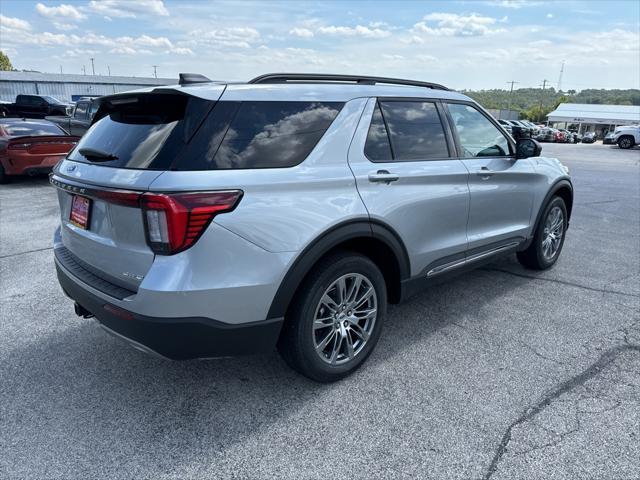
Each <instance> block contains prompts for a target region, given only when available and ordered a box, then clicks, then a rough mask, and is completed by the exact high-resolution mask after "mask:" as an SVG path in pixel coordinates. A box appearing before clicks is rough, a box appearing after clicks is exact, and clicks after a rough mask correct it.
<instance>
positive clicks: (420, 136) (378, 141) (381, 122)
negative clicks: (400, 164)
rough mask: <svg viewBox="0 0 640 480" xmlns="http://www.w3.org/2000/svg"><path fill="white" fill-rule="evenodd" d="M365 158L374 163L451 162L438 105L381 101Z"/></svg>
mask: <svg viewBox="0 0 640 480" xmlns="http://www.w3.org/2000/svg"><path fill="white" fill-rule="evenodd" d="M385 137H387V138H386V139H385ZM365 154H366V155H367V157H368V158H369V160H371V161H374V162H376V161H377V162H380V161H390V160H395V161H417V160H435V159H443V158H449V149H448V147H447V139H446V136H445V133H444V127H443V125H442V120H441V118H440V114H439V113H438V109H437V107H436V104H435V103H434V102H428V101H417V100H416V101H395V100H387V101H379V102H378V104H377V105H376V108H375V110H374V114H373V117H372V119H371V125H370V127H369V132H368V135H367V141H366V143H365Z"/></svg>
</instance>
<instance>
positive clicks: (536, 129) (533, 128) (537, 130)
mask: <svg viewBox="0 0 640 480" xmlns="http://www.w3.org/2000/svg"><path fill="white" fill-rule="evenodd" d="M520 123H523V124H525V125H526V126H528V127H529V128H530V129H531V136H532V137H535V136H536V135H538V133H540V127H538V126H537V125H536V124H535V123H533V122H530V121H529V120H520Z"/></svg>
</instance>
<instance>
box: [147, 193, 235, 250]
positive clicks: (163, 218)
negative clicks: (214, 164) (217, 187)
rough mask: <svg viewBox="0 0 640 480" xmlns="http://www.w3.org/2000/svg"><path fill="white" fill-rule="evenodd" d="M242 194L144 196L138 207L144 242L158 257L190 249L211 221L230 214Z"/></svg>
mask: <svg viewBox="0 0 640 480" xmlns="http://www.w3.org/2000/svg"><path fill="white" fill-rule="evenodd" d="M241 197H242V191H240V190H227V191H221V192H193V193H175V194H169V193H144V194H143V195H142V196H141V197H140V206H141V207H142V214H143V216H144V221H145V226H146V231H147V243H148V244H149V246H150V247H151V249H152V250H153V251H154V252H155V253H158V254H162V255H171V254H174V253H178V252H181V251H183V250H186V249H187V248H189V247H191V246H192V245H193V244H194V243H195V242H196V241H197V240H198V238H200V235H202V233H203V232H204V231H205V229H206V228H207V226H208V225H209V223H211V220H213V218H214V217H215V216H216V215H217V214H219V213H226V212H230V211H232V210H233V209H234V208H235V207H236V205H237V204H238V202H239V201H240V198H241Z"/></svg>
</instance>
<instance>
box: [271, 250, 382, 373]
mask: <svg viewBox="0 0 640 480" xmlns="http://www.w3.org/2000/svg"><path fill="white" fill-rule="evenodd" d="M348 274H359V275H362V276H363V277H364V278H366V279H367V280H368V281H369V283H370V285H371V286H372V287H373V289H374V291H375V295H376V300H377V302H376V303H377V305H376V309H377V312H376V313H377V315H376V317H375V320H374V322H373V325H372V327H371V328H372V329H371V331H370V332H369V336H368V340H366V341H365V342H364V343H363V344H362V345H361V346H360V349H359V350H358V349H357V348H356V349H355V352H356V353H355V355H354V357H353V358H352V359H348V358H347V359H345V358H344V357H343V359H342V361H344V362H345V363H341V364H330V363H327V361H325V360H323V359H322V358H321V354H319V353H318V352H316V349H315V342H316V341H317V337H316V335H320V336H322V335H324V333H323V332H324V331H328V334H327V335H326V337H325V338H327V337H329V336H331V335H335V337H333V338H334V339H335V343H337V340H338V338H339V337H338V335H339V334H338V333H333V329H334V327H335V328H336V332H338V329H339V328H340V327H339V326H336V322H337V324H338V325H339V324H340V323H341V322H340V321H339V320H335V321H334V320H333V319H331V320H329V322H334V323H332V324H330V325H331V326H327V327H323V328H326V329H328V330H321V329H318V330H314V326H313V324H314V320H315V316H316V311H317V310H318V309H319V308H320V300H321V298H322V297H323V295H324V294H325V292H326V291H327V289H328V288H330V287H331V286H332V284H333V283H334V282H336V281H337V280H338V279H339V278H340V277H342V276H343V275H348ZM356 293H357V292H356ZM386 311H387V290H386V285H385V281H384V277H383V276H382V273H381V272H380V270H379V269H378V267H377V266H376V264H375V263H373V262H372V261H371V260H370V259H369V258H368V257H365V256H363V255H360V254H358V253H355V252H349V251H342V252H337V253H334V254H331V255H329V256H327V257H325V258H324V259H322V260H320V262H318V264H317V265H316V266H315V267H314V269H313V270H312V271H311V272H310V274H309V275H307V277H306V278H305V280H304V282H303V283H302V285H301V286H300V289H299V291H298V293H297V294H296V297H295V298H294V299H293V303H292V305H291V307H290V308H289V311H288V312H287V315H286V318H285V323H284V326H283V329H282V333H281V334H280V339H279V341H278V351H279V352H280V355H281V356H282V358H283V359H284V360H285V362H286V363H287V364H288V365H289V366H290V367H291V368H293V369H294V370H296V371H297V372H299V373H301V374H302V375H304V376H306V377H308V378H310V379H312V380H315V381H317V382H323V383H328V382H335V381H337V380H340V379H341V378H344V377H346V376H347V375H349V374H351V373H353V372H354V371H355V370H356V369H357V368H359V367H360V366H361V365H362V363H363V362H364V361H365V360H366V359H367V357H368V356H369V355H370V354H371V352H372V351H373V349H374V347H375V346H376V343H377V342H378V339H379V338H380V333H381V331H382V327H383V324H384V320H385V317H386ZM343 315H344V313H343ZM329 317H331V315H329ZM345 325H346V323H345ZM365 325H367V324H366V323H365ZM349 332H354V331H353V330H350V331H349ZM347 335H349V339H350V342H351V345H356V342H358V341H359V339H358V337H356V336H355V334H353V333H347ZM345 338H346V337H342V340H344V341H345V342H346V340H345ZM354 338H355V340H353V339H354ZM342 340H341V341H342ZM320 343H321V342H320ZM335 343H333V342H329V344H327V347H330V346H331V345H335ZM340 345H342V344H340ZM334 348H335V347H334ZM344 348H345V349H346V348H347V346H346V343H345V344H344ZM352 348H353V347H352ZM345 355H346V354H345Z"/></svg>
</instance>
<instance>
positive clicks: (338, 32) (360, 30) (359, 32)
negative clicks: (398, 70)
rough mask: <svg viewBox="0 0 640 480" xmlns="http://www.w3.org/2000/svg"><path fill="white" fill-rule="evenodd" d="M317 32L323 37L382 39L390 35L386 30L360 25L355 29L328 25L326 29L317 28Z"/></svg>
mask: <svg viewBox="0 0 640 480" xmlns="http://www.w3.org/2000/svg"><path fill="white" fill-rule="evenodd" d="M317 32H318V33H322V34H324V35H333V36H337V37H364V38H384V37H388V36H389V35H391V32H389V31H388V30H382V29H380V28H369V27H364V26H362V25H356V26H355V27H342V26H334V25H330V26H328V27H319V28H318V30H317Z"/></svg>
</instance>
